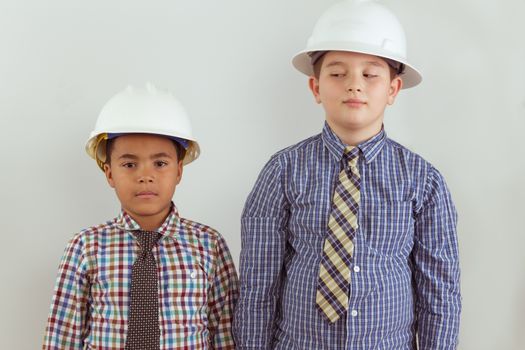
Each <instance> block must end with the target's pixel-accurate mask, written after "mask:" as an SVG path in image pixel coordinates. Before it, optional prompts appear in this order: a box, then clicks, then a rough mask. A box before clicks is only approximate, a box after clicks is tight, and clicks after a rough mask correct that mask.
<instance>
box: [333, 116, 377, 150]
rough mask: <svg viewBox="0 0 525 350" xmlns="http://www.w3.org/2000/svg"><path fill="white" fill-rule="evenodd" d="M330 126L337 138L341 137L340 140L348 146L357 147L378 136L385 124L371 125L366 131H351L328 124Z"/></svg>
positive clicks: (361, 129) (360, 129)
mask: <svg viewBox="0 0 525 350" xmlns="http://www.w3.org/2000/svg"><path fill="white" fill-rule="evenodd" d="M328 125H329V126H330V129H332V131H333V132H334V133H335V134H336V135H337V137H339V139H340V140H341V141H343V143H344V144H346V145H348V146H357V145H359V144H361V143H363V142H364V141H366V140H369V139H371V138H372V137H374V136H375V135H377V134H378V133H379V132H380V131H381V129H382V127H383V123H381V124H378V125H371V126H370V127H368V128H365V129H363V128H359V129H349V128H346V127H341V126H339V125H333V124H332V123H330V122H328Z"/></svg>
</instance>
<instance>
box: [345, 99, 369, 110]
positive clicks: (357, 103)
mask: <svg viewBox="0 0 525 350" xmlns="http://www.w3.org/2000/svg"><path fill="white" fill-rule="evenodd" d="M343 103H344V104H345V105H346V106H348V107H350V108H360V107H362V106H364V105H366V102H365V101H363V100H360V99H358V98H349V99H347V100H344V101H343Z"/></svg>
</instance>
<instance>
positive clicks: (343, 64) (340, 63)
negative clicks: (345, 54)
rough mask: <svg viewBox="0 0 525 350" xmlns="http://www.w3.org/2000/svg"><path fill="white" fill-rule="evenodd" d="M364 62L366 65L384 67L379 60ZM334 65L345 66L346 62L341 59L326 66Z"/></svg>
mask: <svg viewBox="0 0 525 350" xmlns="http://www.w3.org/2000/svg"><path fill="white" fill-rule="evenodd" d="M364 64H365V65H372V66H376V67H383V65H382V64H381V62H379V61H366V62H364ZM333 66H345V63H344V62H341V61H334V62H330V63H328V64H327V65H326V66H325V68H328V67H333Z"/></svg>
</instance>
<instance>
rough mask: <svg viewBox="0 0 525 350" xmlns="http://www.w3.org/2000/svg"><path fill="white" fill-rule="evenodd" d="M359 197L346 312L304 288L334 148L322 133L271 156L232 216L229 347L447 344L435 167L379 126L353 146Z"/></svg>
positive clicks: (445, 259) (337, 162) (447, 206)
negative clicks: (238, 230) (237, 255)
mask: <svg viewBox="0 0 525 350" xmlns="http://www.w3.org/2000/svg"><path fill="white" fill-rule="evenodd" d="M358 147H359V149H360V157H359V170H360V173H361V203H360V210H359V219H358V220H359V221H358V222H359V228H358V230H357V232H356V236H355V237H354V238H353V242H354V245H355V251H354V258H353V261H352V266H351V271H352V272H351V282H350V299H349V307H348V311H347V313H346V314H345V315H344V316H343V317H342V318H341V319H339V320H338V321H337V322H335V323H334V324H329V323H328V322H327V321H326V320H325V318H323V316H322V315H321V314H320V312H319V311H318V310H317V308H316V307H315V305H316V304H315V293H316V286H317V279H318V272H319V263H320V260H321V255H322V249H323V243H324V239H325V236H326V232H327V225H328V218H329V215H330V209H331V204H332V195H333V191H334V186H335V183H336V181H337V175H338V173H339V172H340V170H341V167H342V166H344V165H343V161H342V156H343V151H344V148H345V145H344V144H343V143H342V142H341V141H340V140H339V138H338V137H337V136H336V135H335V134H334V133H333V131H332V130H331V129H330V127H329V126H328V125H327V124H325V127H324V129H323V132H322V133H321V134H319V135H316V136H314V137H311V138H309V139H307V140H304V141H302V142H300V143H298V144H296V145H294V146H291V147H289V148H287V149H285V150H283V151H281V152H279V153H277V154H275V155H274V156H273V157H272V158H271V159H270V161H269V162H268V163H267V164H266V166H265V167H264V169H263V170H262V172H261V174H260V175H259V178H258V180H257V182H256V184H255V187H254V188H253V190H252V192H251V193H250V195H249V197H248V199H247V202H246V205H245V208H244V212H243V217H242V251H241V265H240V274H241V295H240V299H239V302H238V305H237V308H236V311H235V317H234V336H235V339H236V344H237V348H238V349H286V350H290V349H300V350H303V349H315V350H322V349H327V350H328V349H330V350H332V349H352V350H357V349H362V350H370V349H385V350H393V349H395V350H404V349H407V350H408V349H410V350H413V349H416V334H417V339H418V343H419V349H420V350H430V349H434V350H448V349H456V346H457V342H458V330H459V320H460V311H461V297H460V289H459V262H458V245H457V237H456V211H455V209H454V205H453V203H452V200H451V197H450V193H449V191H448V189H447V187H446V184H445V182H444V180H443V177H442V176H441V174H440V173H439V172H438V171H437V170H436V169H435V168H434V167H433V166H432V165H430V164H429V163H428V162H426V161H425V160H423V159H422V158H421V157H420V156H418V155H416V154H414V153H412V152H410V151H409V150H407V149H406V148H404V147H403V146H401V145H399V144H398V143H396V142H394V141H392V140H391V139H389V138H387V136H386V134H385V132H384V131H381V132H380V133H379V134H377V135H376V136H374V137H373V138H372V139H370V140H368V141H366V142H364V143H362V144H360V145H359V146H358Z"/></svg>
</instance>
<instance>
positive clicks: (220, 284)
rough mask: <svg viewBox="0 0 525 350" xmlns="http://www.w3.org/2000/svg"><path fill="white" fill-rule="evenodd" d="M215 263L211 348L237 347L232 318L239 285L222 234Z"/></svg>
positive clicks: (211, 306) (212, 286)
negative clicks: (234, 339)
mask: <svg viewBox="0 0 525 350" xmlns="http://www.w3.org/2000/svg"><path fill="white" fill-rule="evenodd" d="M214 265H215V266H214V272H213V276H214V277H213V280H212V285H211V287H210V292H209V298H208V329H209V331H210V349H224V350H225V349H235V343H234V341H233V335H232V318H233V309H234V307H235V302H236V300H237V296H238V292H239V287H238V280H237V272H236V271H235V266H234V265H233V260H232V258H231V255H230V251H229V250H228V246H227V245H226V242H225V241H224V239H223V238H222V237H221V236H219V240H218V242H217V246H216V249H215V264H214Z"/></svg>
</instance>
